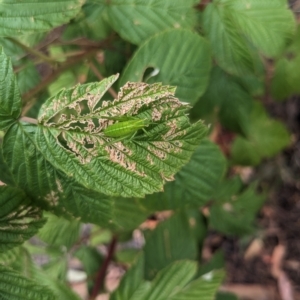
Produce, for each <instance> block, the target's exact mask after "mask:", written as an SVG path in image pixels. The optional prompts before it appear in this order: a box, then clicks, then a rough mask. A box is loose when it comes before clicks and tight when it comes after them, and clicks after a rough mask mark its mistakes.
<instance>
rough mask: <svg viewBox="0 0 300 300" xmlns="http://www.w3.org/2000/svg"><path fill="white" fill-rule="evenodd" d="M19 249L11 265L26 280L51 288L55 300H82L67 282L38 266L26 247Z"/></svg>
mask: <svg viewBox="0 0 300 300" xmlns="http://www.w3.org/2000/svg"><path fill="white" fill-rule="evenodd" d="M17 250H18V251H17V256H16V257H15V260H14V261H13V262H11V263H10V264H9V267H10V268H12V269H13V270H14V271H16V272H18V273H19V275H20V276H21V275H22V276H25V277H26V280H28V281H30V282H33V283H34V284H35V286H37V287H38V286H42V287H45V288H47V290H48V291H49V290H50V292H51V293H52V294H53V295H54V299H55V300H80V299H79V297H78V296H77V295H76V294H75V293H74V292H73V291H72V290H71V289H70V288H69V287H68V286H67V284H65V283H64V282H61V281H58V280H56V279H54V278H53V277H52V276H51V274H49V270H47V271H44V270H42V269H41V268H40V267H38V266H37V265H36V264H35V263H34V262H33V261H32V259H31V256H30V253H28V251H27V250H26V249H25V248H21V247H20V248H18V249H17ZM47 254H49V252H47ZM0 263H1V256H0ZM49 275H50V276H49ZM0 282H1V279H0ZM0 284H1V283H0ZM15 288H16V287H15ZM29 289H30V287H29ZM0 295H1V292H0ZM0 298H1V297H0ZM1 299H2V298H1ZM5 299H20V300H21V299H27V298H5ZM29 299H35V298H29ZM36 299H43V298H42V297H41V298H36ZM46 299H47V298H46ZM51 299H52V298H51Z"/></svg>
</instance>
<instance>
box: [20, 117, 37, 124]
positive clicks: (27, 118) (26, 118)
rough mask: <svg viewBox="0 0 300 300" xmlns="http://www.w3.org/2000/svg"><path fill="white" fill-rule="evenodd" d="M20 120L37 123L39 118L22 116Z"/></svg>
mask: <svg viewBox="0 0 300 300" xmlns="http://www.w3.org/2000/svg"><path fill="white" fill-rule="evenodd" d="M20 121H24V122H27V123H31V124H37V123H38V122H37V119H33V118H29V117H22V118H21V119H20Z"/></svg>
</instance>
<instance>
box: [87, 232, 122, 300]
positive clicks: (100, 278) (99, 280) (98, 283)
mask: <svg viewBox="0 0 300 300" xmlns="http://www.w3.org/2000/svg"><path fill="white" fill-rule="evenodd" d="M116 245H117V237H116V236H114V237H113V238H112V240H111V242H110V244H109V247H108V253H107V256H106V258H105V261H104V262H103V264H102V265H101V266H100V268H99V270H98V272H97V276H96V279H95V282H94V288H93V291H92V294H91V297H90V300H94V299H95V298H96V297H97V295H98V293H99V290H100V289H101V287H102V286H103V283H104V279H105V275H106V271H107V268H108V266H109V263H110V261H111V260H112V258H113V255H114V253H115V248H116Z"/></svg>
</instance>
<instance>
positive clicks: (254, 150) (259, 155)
mask: <svg viewBox="0 0 300 300" xmlns="http://www.w3.org/2000/svg"><path fill="white" fill-rule="evenodd" d="M289 143H290V135H289V132H288V131H287V129H286V127H285V126H284V124H283V123H281V122H279V121H275V120H272V119H271V118H270V117H269V116H268V115H267V114H266V112H265V110H264V108H263V106H262V105H261V104H260V103H258V102H257V103H254V107H253V110H252V113H251V117H250V128H249V136H248V138H247V139H246V138H242V137H237V138H236V139H235V140H234V143H233V145H232V148H231V156H232V163H233V164H237V165H258V164H259V163H260V161H261V160H262V159H263V158H268V157H272V156H274V155H276V154H277V153H278V152H280V151H281V150H282V149H283V148H285V147H286V146H288V145H289Z"/></svg>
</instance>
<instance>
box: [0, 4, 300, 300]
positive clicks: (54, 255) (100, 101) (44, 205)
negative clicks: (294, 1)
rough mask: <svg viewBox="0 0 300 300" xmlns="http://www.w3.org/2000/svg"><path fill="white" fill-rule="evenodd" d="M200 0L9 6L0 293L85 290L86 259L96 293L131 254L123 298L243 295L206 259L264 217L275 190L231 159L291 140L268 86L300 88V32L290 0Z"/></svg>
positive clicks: (219, 262) (59, 294)
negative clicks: (80, 273) (242, 175)
mask: <svg viewBox="0 0 300 300" xmlns="http://www.w3.org/2000/svg"><path fill="white" fill-rule="evenodd" d="M199 2H200V1H197V0H165V1H160V0H149V1H143V0H122V1H121V0H110V1H107V0H97V1H94V0H87V1H82V0H61V1H58V0H51V1H37V0H32V1H30V2H28V1H26V0H25V1H21V2H20V1H15V0H5V1H4V3H3V2H2V3H1V4H0V11H1V13H0V24H2V26H1V29H0V36H1V38H0V45H1V47H2V48H1V51H0V130H1V131H0V207H1V212H0V252H1V253H0V299H5V300H14V299H25V300H26V299H33V300H34V299H58V300H71V299H72V300H74V299H79V297H78V296H77V295H76V294H75V293H74V292H73V291H72V290H71V289H70V288H69V286H68V285H67V284H66V281H67V272H68V268H69V260H70V259H73V258H74V257H76V258H77V260H76V261H78V259H79V261H80V263H81V265H82V269H83V270H84V272H85V277H86V283H87V284H88V288H89V297H90V298H95V297H96V295H92V294H93V293H94V292H93V291H94V290H95V289H96V292H107V291H105V290H104V289H103V290H100V289H99V287H102V286H103V287H104V286H105V285H104V281H105V279H106V278H105V276H106V275H105V274H106V273H107V272H106V271H107V266H108V265H114V264H117V265H118V266H123V267H124V264H125V266H130V265H132V266H131V268H130V269H129V270H128V271H126V273H125V275H124V277H123V279H122V281H121V283H120V285H119V287H118V288H117V289H116V290H115V291H114V292H112V293H111V295H110V296H111V297H110V298H111V299H112V300H126V299H128V300H129V299H130V300H144V299H145V300H149V299H150V300H151V299H153V300H154V299H155V300H160V299H161V300H165V299H169V300H181V299H182V300H186V299H188V300H189V299H190V300H193V299H203V300H212V299H215V298H216V297H217V298H216V299H218V300H219V299H220V300H222V299H236V298H235V296H234V295H231V294H226V293H220V292H219V293H218V287H219V286H220V284H221V282H222V280H223V278H224V272H223V271H220V270H219V269H220V268H223V266H224V265H226V264H225V262H224V257H223V256H222V253H217V254H216V255H215V256H214V257H213V259H212V260H210V261H209V262H208V263H207V264H199V263H198V262H199V261H201V257H200V255H201V253H202V246H203V244H204V240H205V238H206V235H207V234H209V230H210V229H213V230H216V231H219V232H220V233H221V234H224V235H230V236H238V237H243V236H244V235H249V234H252V233H253V232H254V230H255V226H254V225H255V216H256V215H257V212H258V211H259V209H260V207H261V205H262V204H263V201H264V198H265V196H264V195H263V194H259V193H258V192H257V191H256V185H253V184H250V185H249V186H244V185H243V184H242V183H241V181H240V180H239V179H238V178H234V179H229V180H228V179H226V171H227V169H228V174H232V169H231V167H233V166H234V165H237V164H239V165H258V164H260V163H261V162H262V160H263V159H264V158H271V157H273V156H275V155H276V154H278V153H279V152H280V151H282V149H283V148H284V147H286V146H288V145H289V143H290V140H291V139H290V134H289V132H288V131H287V129H286V128H285V126H284V124H282V123H281V122H279V121H276V120H274V119H272V118H270V117H269V116H268V115H267V112H266V111H265V109H264V107H263V104H262V103H259V102H256V101H255V99H256V98H259V99H270V101H271V97H270V95H269V92H270V91H269V90H270V80H271V91H272V97H273V98H274V99H283V98H285V97H287V96H290V95H293V94H294V93H299V92H300V90H299V87H298V81H299V79H300V78H299V70H298V69H297V64H298V60H299V57H300V56H299V55H300V54H299V53H300V48H299V37H300V35H299V32H298V33H297V35H296V36H294V32H295V27H296V25H295V18H294V16H293V12H292V11H291V10H290V9H288V7H287V2H286V1H285V0H245V1H240V0H212V1H210V2H209V3H208V4H207V5H203V3H199ZM200 11H201V12H200ZM62 24H65V25H64V26H63V27H60V28H58V26H61V25H62ZM52 29H54V30H53V31H52ZM50 30H51V34H50ZM5 53H6V54H5ZM269 58H271V60H270V59H269ZM273 61H274V64H273ZM212 64H213V68H212V70H211V65H212ZM273 67H275V69H274V70H275V71H274V74H273V73H272V68H273ZM117 73H120V75H119V74H117ZM114 74H116V75H114ZM273 75H274V76H273ZM119 76H120V80H118V78H119ZM103 78H104V79H103ZM79 82H80V83H82V84H78V85H76V84H77V83H79ZM256 100H257V99H256ZM189 111H190V114H191V120H192V122H191V121H190V119H189V115H188V112H189ZM30 118H37V119H30ZM202 120H206V121H207V122H206V123H211V124H210V125H211V128H212V130H211V140H212V141H210V140H208V139H205V136H206V134H207V132H208V128H209V126H207V125H205V122H203V121H202ZM218 122H220V123H221V126H222V127H221V126H220V124H218ZM223 128H226V130H228V131H231V132H227V131H226V133H225V134H224V135H223V133H224V132H225V131H224V130H223ZM232 132H234V133H235V134H234V135H233V134H232ZM232 139H234V140H232ZM213 141H217V144H220V148H219V146H218V145H216V143H215V142H213ZM222 150H224V152H225V154H226V156H227V157H229V160H230V161H227V160H226V158H225V156H224V155H223V153H222ZM2 185H7V186H2ZM204 206H205V208H204ZM166 210H168V211H169V212H164V211H166ZM43 211H47V212H43ZM204 212H205V214H204ZM206 212H209V214H206ZM42 213H44V216H46V217H47V219H48V221H47V222H46V224H45V220H44V219H43V218H42ZM147 218H148V220H147ZM82 222H85V223H92V224H95V225H91V224H88V225H84V226H82ZM153 224H154V225H155V228H154V229H153V227H152V226H153ZM42 226H44V227H42ZM151 228H152V229H151ZM38 230H39V232H38ZM35 234H36V237H34V238H33V239H31V237H32V236H33V235H35ZM137 236H139V238H137ZM116 241H117V245H115V242H116ZM24 242H25V243H24ZM21 244H23V246H21ZM106 244H107V252H106V251H102V250H104V248H106ZM99 246H100V247H99ZM99 250H101V251H99ZM134 261H135V262H134ZM36 262H37V263H36ZM72 262H73V260H72ZM111 262H113V263H111ZM133 262H134V263H133ZM101 276H102V277H101ZM98 281H100V282H98Z"/></svg>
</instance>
